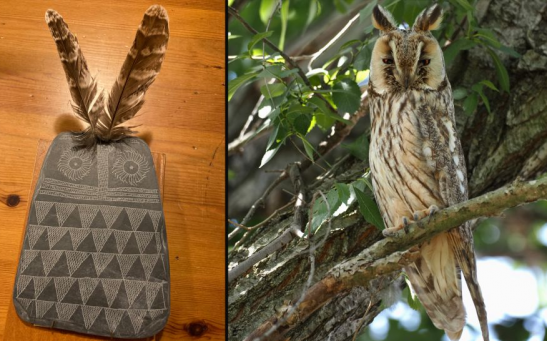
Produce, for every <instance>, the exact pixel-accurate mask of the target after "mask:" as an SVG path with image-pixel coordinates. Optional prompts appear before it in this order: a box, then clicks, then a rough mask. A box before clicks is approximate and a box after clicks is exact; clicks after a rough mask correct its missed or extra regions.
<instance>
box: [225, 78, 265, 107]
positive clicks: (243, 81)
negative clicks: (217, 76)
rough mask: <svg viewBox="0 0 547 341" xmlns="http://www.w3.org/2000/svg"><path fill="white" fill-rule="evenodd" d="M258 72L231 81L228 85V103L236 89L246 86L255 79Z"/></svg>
mask: <svg viewBox="0 0 547 341" xmlns="http://www.w3.org/2000/svg"><path fill="white" fill-rule="evenodd" d="M257 73H258V72H256V71H255V72H251V73H246V74H244V75H241V76H239V77H237V78H235V79H232V80H231V81H230V82H229V83H228V102H229V101H230V100H231V99H232V96H233V95H234V94H235V92H236V91H237V89H239V88H240V87H242V86H243V85H245V84H247V83H248V82H249V81H251V80H252V79H253V78H255V77H256V75H257Z"/></svg>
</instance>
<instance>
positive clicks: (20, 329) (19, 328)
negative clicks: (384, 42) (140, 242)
mask: <svg viewBox="0 0 547 341" xmlns="http://www.w3.org/2000/svg"><path fill="white" fill-rule="evenodd" d="M50 145H51V141H45V140H40V141H38V149H37V151H36V161H35V162H34V172H33V175H32V184H31V186H30V191H29V198H32V194H33V193H34V190H35V188H36V183H37V182H38V178H39V177H40V170H41V169H42V165H43V163H44V159H45V157H46V154H47V151H48V149H49V146H50ZM152 159H153V160H154V168H155V169H156V176H157V178H158V187H159V190H160V195H161V198H162V201H163V191H164V184H165V161H166V160H165V154H163V153H154V152H152ZM29 210H30V200H28V201H27V212H28V211H29ZM27 219H28V214H27ZM23 226H25V227H26V226H27V221H26V219H25V223H24V224H23ZM24 237H25V231H24V228H23V230H22V233H21V237H20V238H19V245H20V248H19V254H21V247H22V246H23V238H24ZM168 243H169V240H168ZM13 277H14V278H13V281H14V282H15V275H14V276H13ZM60 333H62V334H63V337H62V338H60V336H59V335H60ZM21 335H25V340H26V341H56V340H60V339H62V340H63V341H77V340H88V339H90V338H92V339H97V340H103V339H106V338H103V337H90V336H87V335H82V334H78V333H72V332H67V331H57V330H52V329H49V328H40V327H33V325H32V324H30V323H27V322H24V321H23V320H21V319H20V318H19V316H17V312H16V311H15V307H14V305H13V304H9V305H8V314H7V317H6V328H5V329H4V335H3V339H4V340H17V339H19V338H20V336H21ZM160 336H161V334H158V335H157V336H155V337H152V338H149V339H147V340H155V339H159V338H160ZM141 340H142V339H141Z"/></svg>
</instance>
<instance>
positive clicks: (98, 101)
mask: <svg viewBox="0 0 547 341" xmlns="http://www.w3.org/2000/svg"><path fill="white" fill-rule="evenodd" d="M46 23H47V25H48V27H49V30H50V31H51V35H52V36H53V40H54V41H55V45H57V51H58V52H59V57H60V58H61V63H62V64H63V69H64V70H65V75H66V79H67V82H68V86H69V88H70V95H71V96H72V103H71V104H72V109H73V110H74V112H75V113H76V115H77V116H78V118H80V119H81V120H83V121H85V122H87V123H88V124H89V127H88V128H87V129H86V130H84V131H83V132H82V133H81V134H79V135H78V139H79V140H80V142H81V144H82V145H84V146H90V145H94V144H95V136H94V130H95V125H96V124H97V121H98V119H99V116H100V115H101V114H102V112H103V110H104V95H103V91H99V90H98V86H97V81H96V80H95V78H94V77H92V76H91V74H90V73H89V69H88V68H87V62H86V60H85V58H84V55H83V54H82V51H81V50H80V45H79V44H78V39H77V38H76V37H75V36H74V35H73V34H72V33H71V32H70V31H69V29H68V25H67V24H66V23H65V22H64V20H63V17H62V16H61V15H60V14H59V13H57V12H56V11H54V10H52V9H49V10H47V11H46Z"/></svg>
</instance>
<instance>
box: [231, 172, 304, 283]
mask: <svg viewBox="0 0 547 341" xmlns="http://www.w3.org/2000/svg"><path fill="white" fill-rule="evenodd" d="M284 173H289V174H290V177H291V180H292V182H293V186H294V190H295V192H296V203H295V204H294V215H293V221H292V223H291V225H290V226H289V228H287V229H286V230H285V231H284V232H283V233H282V234H281V235H280V236H279V237H277V238H276V239H275V240H274V241H272V242H271V243H270V244H268V245H266V246H265V247H264V248H262V249H260V250H259V251H257V252H255V253H253V254H252V255H251V256H250V257H249V258H247V259H246V260H244V261H243V262H241V263H239V264H238V265H237V266H236V267H235V268H233V269H232V270H230V271H229V272H228V283H230V282H232V281H233V280H234V279H236V278H238V277H239V276H241V275H242V274H244V273H245V272H247V271H248V270H249V269H250V268H251V267H253V265H255V264H256V263H258V262H259V261H261V260H262V259H264V258H266V257H267V256H269V255H271V254H272V253H274V252H275V251H277V250H279V249H280V248H282V247H283V246H285V245H287V244H288V243H290V242H291V241H292V240H293V238H294V237H295V236H302V234H303V232H302V230H303V226H304V216H305V208H306V189H305V186H304V182H303V181H302V176H301V174H300V165H299V164H298V163H292V164H290V165H289V166H288V167H287V169H286V170H285V171H284Z"/></svg>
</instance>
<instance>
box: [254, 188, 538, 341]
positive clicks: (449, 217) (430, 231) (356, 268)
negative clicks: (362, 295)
mask: <svg viewBox="0 0 547 341" xmlns="http://www.w3.org/2000/svg"><path fill="white" fill-rule="evenodd" d="M544 198H547V178H542V179H539V180H534V181H529V182H516V183H513V184H510V185H507V186H504V187H502V188H499V189H497V190H495V191H492V192H489V193H486V194H483V195H481V196H480V197H477V198H474V199H471V200H468V201H465V202H461V203H459V204H456V205H454V206H451V207H449V208H445V209H443V210H441V211H439V212H437V213H435V214H434V215H433V216H431V217H426V218H424V219H422V220H420V221H417V222H413V223H411V224H410V225H409V226H408V229H407V230H408V233H406V232H405V231H404V230H402V231H400V232H398V233H397V234H396V235H395V236H394V237H392V238H384V239H382V240H380V241H378V242H376V243H374V244H373V245H372V246H370V247H369V248H367V249H365V250H363V251H362V252H361V253H359V254H358V255H357V256H355V257H353V258H350V259H348V260H346V261H344V262H343V263H341V264H339V265H337V266H335V267H334V268H333V269H331V270H330V271H329V273H328V274H327V275H326V276H325V278H323V279H322V280H321V281H319V282H318V283H316V284H315V285H313V286H312V287H311V288H310V289H309V290H308V293H306V298H305V299H304V300H303V301H301V302H300V303H299V304H298V307H297V308H296V309H297V313H296V314H294V315H293V318H291V319H288V320H287V321H286V322H285V324H284V325H283V326H282V328H278V331H279V333H278V334H276V335H275V338H272V339H281V338H282V337H283V336H284V335H285V334H286V333H287V332H288V331H290V330H291V329H292V328H294V327H295V326H296V325H297V323H301V322H303V321H305V320H306V319H307V318H308V317H309V316H310V315H311V314H312V313H313V312H315V311H317V310H318V309H320V308H321V307H322V306H324V305H325V304H327V303H328V302H329V301H330V300H331V299H332V297H334V296H335V295H337V294H338V293H340V292H342V291H346V290H349V289H351V288H353V287H354V286H367V285H368V283H369V282H370V281H371V280H372V279H374V278H376V277H378V276H382V275H386V274H388V273H390V272H393V271H399V270H400V269H401V268H402V267H403V266H405V265H407V264H410V263H412V262H414V261H415V260H416V258H417V257H418V256H419V252H416V251H417V250H418V248H417V247H415V246H417V245H419V244H421V243H423V242H425V241H427V240H430V239H431V238H433V237H434V236H436V235H438V234H440V233H443V232H446V231H448V230H450V229H452V228H453V227H455V226H460V225H462V224H464V223H466V222H467V221H469V220H471V219H475V218H478V217H483V216H495V215H499V214H500V213H501V212H503V211H505V210H506V209H508V208H511V207H515V206H519V205H522V204H524V203H529V202H533V201H537V200H540V199H544ZM401 250H408V251H401ZM295 316H296V317H295ZM280 318H282V316H281V317H279V316H275V317H272V318H270V319H269V320H267V321H266V322H264V323H263V324H262V325H261V326H259V327H258V328H257V329H256V330H255V331H254V332H253V333H251V335H250V336H248V337H247V338H246V340H254V339H255V338H256V337H260V335H263V334H264V332H265V331H266V330H268V329H269V328H270V326H271V325H272V323H274V321H277V320H279V319H280Z"/></svg>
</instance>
